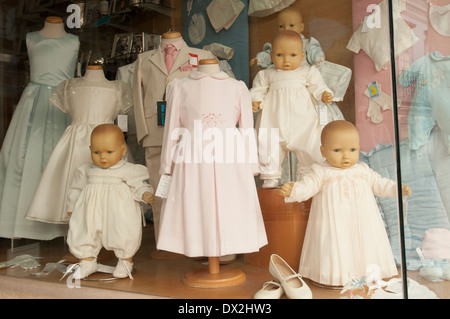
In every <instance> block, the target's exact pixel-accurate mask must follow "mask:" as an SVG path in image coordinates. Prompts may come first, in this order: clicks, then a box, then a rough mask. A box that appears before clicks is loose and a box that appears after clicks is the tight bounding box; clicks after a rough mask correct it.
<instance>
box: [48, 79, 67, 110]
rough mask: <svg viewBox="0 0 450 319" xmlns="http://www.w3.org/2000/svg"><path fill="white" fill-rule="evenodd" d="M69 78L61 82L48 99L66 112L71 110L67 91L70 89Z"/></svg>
mask: <svg viewBox="0 0 450 319" xmlns="http://www.w3.org/2000/svg"><path fill="white" fill-rule="evenodd" d="M68 86H69V80H65V81H63V82H61V83H60V84H59V85H58V86H57V87H56V88H55V89H54V90H53V91H52V94H51V95H50V97H49V98H48V101H49V102H50V103H52V104H53V105H54V106H56V107H57V108H58V109H60V110H61V111H63V112H64V113H67V112H69V105H68V102H67V98H66V97H67V93H68V92H67V91H68V90H69V88H68Z"/></svg>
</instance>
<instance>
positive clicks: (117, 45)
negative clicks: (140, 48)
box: [111, 33, 133, 57]
mask: <svg viewBox="0 0 450 319" xmlns="http://www.w3.org/2000/svg"><path fill="white" fill-rule="evenodd" d="M132 41H133V34H132V33H119V34H116V35H115V36H114V42H113V46H112V50H111V57H116V56H119V55H124V54H129V53H130V52H131V44H132Z"/></svg>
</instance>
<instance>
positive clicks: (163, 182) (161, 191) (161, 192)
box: [155, 175, 172, 198]
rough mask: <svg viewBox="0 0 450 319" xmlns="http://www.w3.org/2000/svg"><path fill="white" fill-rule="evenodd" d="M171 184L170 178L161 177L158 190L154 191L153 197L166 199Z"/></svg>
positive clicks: (167, 176)
mask: <svg viewBox="0 0 450 319" xmlns="http://www.w3.org/2000/svg"><path fill="white" fill-rule="evenodd" d="M171 182H172V176H170V175H162V176H161V178H160V180H159V184H158V188H157V189H156V194H155V195H156V196H158V197H161V198H167V195H168V193H169V188H170V183H171Z"/></svg>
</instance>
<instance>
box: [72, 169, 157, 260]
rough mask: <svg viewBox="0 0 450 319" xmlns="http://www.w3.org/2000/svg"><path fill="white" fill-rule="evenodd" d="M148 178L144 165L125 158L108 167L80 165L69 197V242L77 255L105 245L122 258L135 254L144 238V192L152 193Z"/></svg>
mask: <svg viewBox="0 0 450 319" xmlns="http://www.w3.org/2000/svg"><path fill="white" fill-rule="evenodd" d="M148 178H149V175H148V170H147V168H146V167H145V166H143V165H139V164H131V163H128V162H126V161H124V160H120V161H119V162H118V163H117V164H116V165H114V166H112V167H110V168H107V169H103V168H100V167H97V166H95V165H94V164H92V163H84V164H81V165H80V166H78V167H77V169H76V170H75V172H74V176H73V182H72V185H71V188H70V189H69V192H68V200H67V211H68V212H72V216H71V217H70V222H69V233H68V237H67V243H68V245H69V248H70V252H71V253H72V254H73V255H74V256H75V257H77V258H79V259H85V258H89V257H96V256H97V255H98V253H99V252H100V249H101V248H102V247H105V249H107V250H112V251H114V252H115V254H116V257H117V258H119V259H127V258H130V257H133V256H134V254H135V253H136V252H137V250H138V249H139V246H140V244H141V237H142V210H141V205H140V202H143V200H142V195H143V194H144V193H145V192H151V193H153V189H152V187H151V186H150V185H149V184H147V183H146V182H145V181H146V180H147V179H148Z"/></svg>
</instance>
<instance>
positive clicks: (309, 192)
mask: <svg viewBox="0 0 450 319" xmlns="http://www.w3.org/2000/svg"><path fill="white" fill-rule="evenodd" d="M322 170H323V168H322V167H321V166H320V165H317V164H313V165H312V166H311V171H310V172H308V173H307V174H305V175H303V176H302V178H301V179H300V180H299V181H298V182H295V184H294V188H292V192H291V196H289V197H288V198H285V199H284V201H285V202H286V203H292V202H303V201H305V200H307V199H310V198H311V197H313V196H314V195H316V194H317V193H319V192H320V191H321V190H322V187H323V181H324V178H323V174H322Z"/></svg>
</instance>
